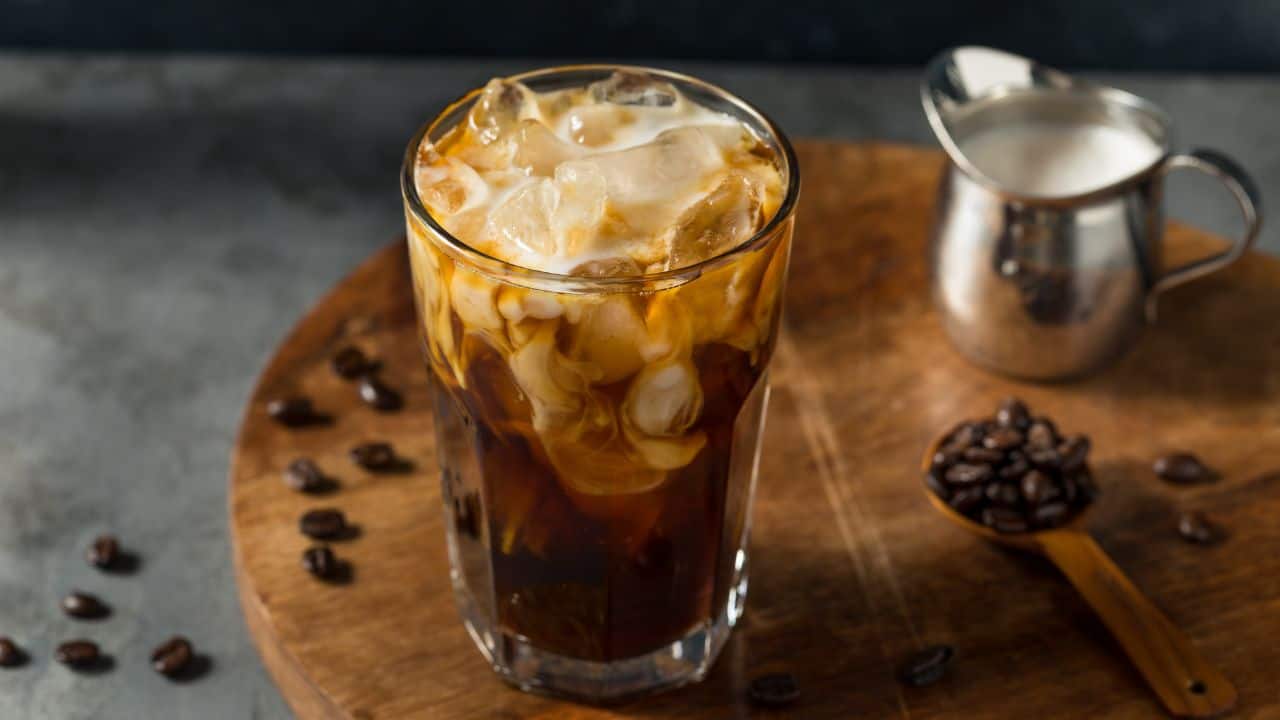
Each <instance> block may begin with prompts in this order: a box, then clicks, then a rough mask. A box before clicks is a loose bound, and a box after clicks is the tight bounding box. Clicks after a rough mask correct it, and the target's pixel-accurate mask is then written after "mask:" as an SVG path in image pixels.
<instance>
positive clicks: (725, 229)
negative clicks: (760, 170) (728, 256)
mask: <svg viewBox="0 0 1280 720" xmlns="http://www.w3.org/2000/svg"><path fill="white" fill-rule="evenodd" d="M760 196H761V189H760V187H759V183H758V182H757V181H755V180H754V179H752V178H748V177H747V176H746V175H743V174H741V173H736V172H731V173H729V174H728V175H726V176H725V178H724V180H722V181H721V182H720V184H719V185H718V186H716V188H715V189H714V190H712V191H711V192H710V193H707V195H706V196H705V197H703V198H702V199H701V200H699V201H698V202H697V203H695V204H694V205H693V206H691V207H689V208H688V209H687V210H685V212H684V213H683V214H682V215H681V216H680V219H679V220H678V221H677V222H676V224H675V226H674V227H672V228H671V229H670V230H669V231H668V232H667V234H666V236H665V240H664V241H665V243H666V245H667V265H668V267H669V268H679V267H685V266H687V265H692V264H694V263H697V262H700V261H702V260H706V259H707V258H710V257H713V256H715V255H718V254H720V253H722V252H725V251H726V250H729V249H731V248H734V247H736V246H738V245H740V244H741V243H742V242H743V241H745V240H747V239H748V238H750V237H751V236H752V235H754V234H755V232H756V231H757V230H759V229H760V228H761V226H763V225H764V214H763V212H762V211H761V200H760Z"/></svg>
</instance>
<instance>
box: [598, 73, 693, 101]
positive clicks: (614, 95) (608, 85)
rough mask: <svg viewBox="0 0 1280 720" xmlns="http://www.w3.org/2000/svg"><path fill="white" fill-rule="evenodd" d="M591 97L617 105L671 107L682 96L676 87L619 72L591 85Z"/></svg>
mask: <svg viewBox="0 0 1280 720" xmlns="http://www.w3.org/2000/svg"><path fill="white" fill-rule="evenodd" d="M590 91H591V97H592V98H594V99H595V100H596V101H597V102H606V103H613V104H615V105H644V106H648V107H670V106H672V105H675V104H676V100H678V99H679V97H680V94H679V92H677V91H676V89H675V87H673V86H672V85H671V83H668V82H666V81H663V80H659V79H657V78H654V77H650V76H649V75H645V74H643V73H638V72H631V71H627V70H619V71H618V72H615V73H614V74H612V75H610V76H609V77H607V78H605V79H604V80H598V81H596V82H593V83H591V87H590Z"/></svg>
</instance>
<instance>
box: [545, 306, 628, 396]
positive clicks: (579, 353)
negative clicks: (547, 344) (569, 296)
mask: <svg viewBox="0 0 1280 720" xmlns="http://www.w3.org/2000/svg"><path fill="white" fill-rule="evenodd" d="M566 335H567V336H568V342H567V343H565V347H566V348H567V349H566V354H567V355H568V356H569V357H571V358H573V359H575V360H581V361H584V362H587V363H590V364H591V365H593V366H594V367H595V369H596V372H594V373H593V375H595V382H597V383H600V384H604V385H607V384H609V383H615V382H618V381H619V380H622V379H624V378H626V377H629V376H630V375H632V374H634V373H635V372H636V371H637V370H639V369H640V368H641V367H642V366H643V365H644V358H643V357H641V355H640V349H641V348H642V347H644V346H645V345H646V344H647V343H648V339H649V333H648V331H647V330H646V328H645V325H644V317H643V316H642V315H641V314H640V308H639V307H638V306H637V302H636V299H635V298H634V297H631V296H629V295H607V296H605V297H604V298H603V299H602V300H600V301H599V302H597V303H593V304H590V305H588V306H586V307H584V308H583V309H582V316H581V318H580V319H579V321H578V322H577V323H576V324H573V325H566V326H564V327H562V328H561V342H562V343H564V336H566Z"/></svg>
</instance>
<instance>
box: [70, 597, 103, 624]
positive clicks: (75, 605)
mask: <svg viewBox="0 0 1280 720" xmlns="http://www.w3.org/2000/svg"><path fill="white" fill-rule="evenodd" d="M62 611H63V612H64V613H66V614H67V615H70V616H71V617H73V618H77V619H80V620H95V619H98V618H103V617H106V616H107V615H109V614H110V613H111V610H110V609H109V608H108V607H107V606H106V604H105V603H103V602H102V601H101V600H99V599H98V598H97V596H95V595H90V594H89V593H82V592H73V593H71V594H70V595H68V596H66V597H64V598H62Z"/></svg>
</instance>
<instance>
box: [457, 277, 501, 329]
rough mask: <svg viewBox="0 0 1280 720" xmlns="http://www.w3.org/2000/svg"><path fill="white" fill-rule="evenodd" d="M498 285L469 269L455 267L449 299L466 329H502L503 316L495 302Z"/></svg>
mask: <svg viewBox="0 0 1280 720" xmlns="http://www.w3.org/2000/svg"><path fill="white" fill-rule="evenodd" d="M497 292H498V285H497V283H495V282H494V281H493V280H490V279H488V278H486V277H484V276H482V275H479V274H477V273H474V272H471V271H469V270H462V269H455V270H454V272H453V277H452V278H451V279H450V280H449V299H450V301H451V302H452V303H453V311H454V312H456V313H458V317H459V318H461V319H462V324H463V326H464V327H465V328H466V330H500V329H502V316H501V315H499V314H498V308H497V306H496V304H495V302H494V299H495V297H496V296H497Z"/></svg>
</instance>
